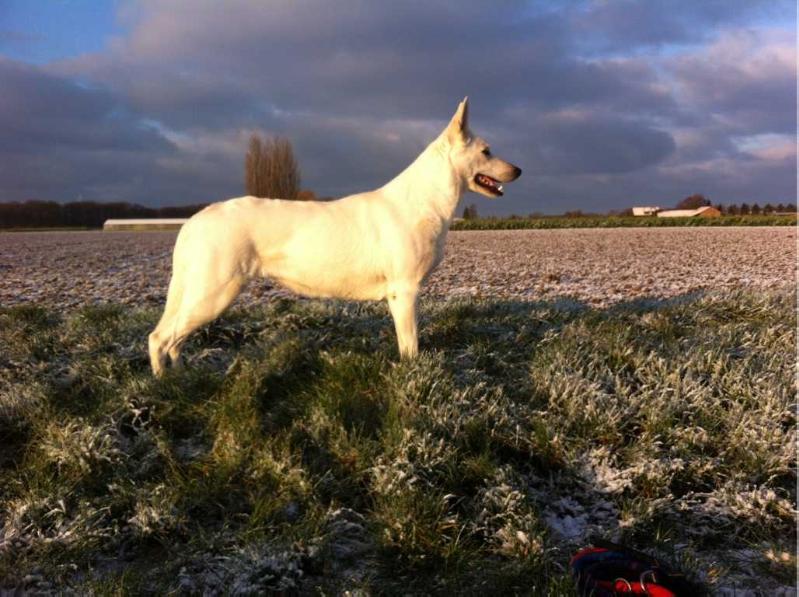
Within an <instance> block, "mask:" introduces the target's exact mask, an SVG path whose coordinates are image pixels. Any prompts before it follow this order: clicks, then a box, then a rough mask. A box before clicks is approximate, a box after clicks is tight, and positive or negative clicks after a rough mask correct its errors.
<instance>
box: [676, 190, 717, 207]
mask: <svg viewBox="0 0 799 597" xmlns="http://www.w3.org/2000/svg"><path fill="white" fill-rule="evenodd" d="M706 205H710V200H709V199H707V198H706V197H705V196H704V195H700V194H698V193H696V194H694V195H691V196H689V197H686V198H685V199H683V200H682V201H680V202H679V203H678V204H677V209H698V208H700V207H705V206H706Z"/></svg>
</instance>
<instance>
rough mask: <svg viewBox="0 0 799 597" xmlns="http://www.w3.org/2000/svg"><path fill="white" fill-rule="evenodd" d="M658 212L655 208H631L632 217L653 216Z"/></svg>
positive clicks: (657, 208) (658, 209)
mask: <svg viewBox="0 0 799 597" xmlns="http://www.w3.org/2000/svg"><path fill="white" fill-rule="evenodd" d="M659 211H660V208H659V207H657V206H655V207H633V215H634V216H654V215H655V214H656V213H657V212H659Z"/></svg>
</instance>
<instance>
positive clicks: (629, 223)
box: [451, 215, 796, 230]
mask: <svg viewBox="0 0 799 597" xmlns="http://www.w3.org/2000/svg"><path fill="white" fill-rule="evenodd" d="M795 225H796V216H793V215H790V216H722V217H719V218H657V217H624V216H605V217H603V216H596V217H591V216H586V217H577V218H563V217H551V218H546V217H543V218H475V219H469V220H457V221H455V222H453V223H452V227H451V229H452V230H523V229H535V228H632V227H644V228H647V227H662V226H795Z"/></svg>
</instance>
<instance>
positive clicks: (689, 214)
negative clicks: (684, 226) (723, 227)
mask: <svg viewBox="0 0 799 597" xmlns="http://www.w3.org/2000/svg"><path fill="white" fill-rule="evenodd" d="M720 215H721V212H720V211H719V210H717V209H716V208H715V207H712V206H710V205H706V206H705V207H700V208H698V209H667V210H665V211H659V212H658V217H659V218H694V217H700V218H717V217H719V216H720Z"/></svg>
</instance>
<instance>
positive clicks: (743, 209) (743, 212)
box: [740, 203, 749, 216]
mask: <svg viewBox="0 0 799 597" xmlns="http://www.w3.org/2000/svg"><path fill="white" fill-rule="evenodd" d="M740 212H741V215H742V216H748V215H749V204H748V203H741V210H740Z"/></svg>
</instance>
